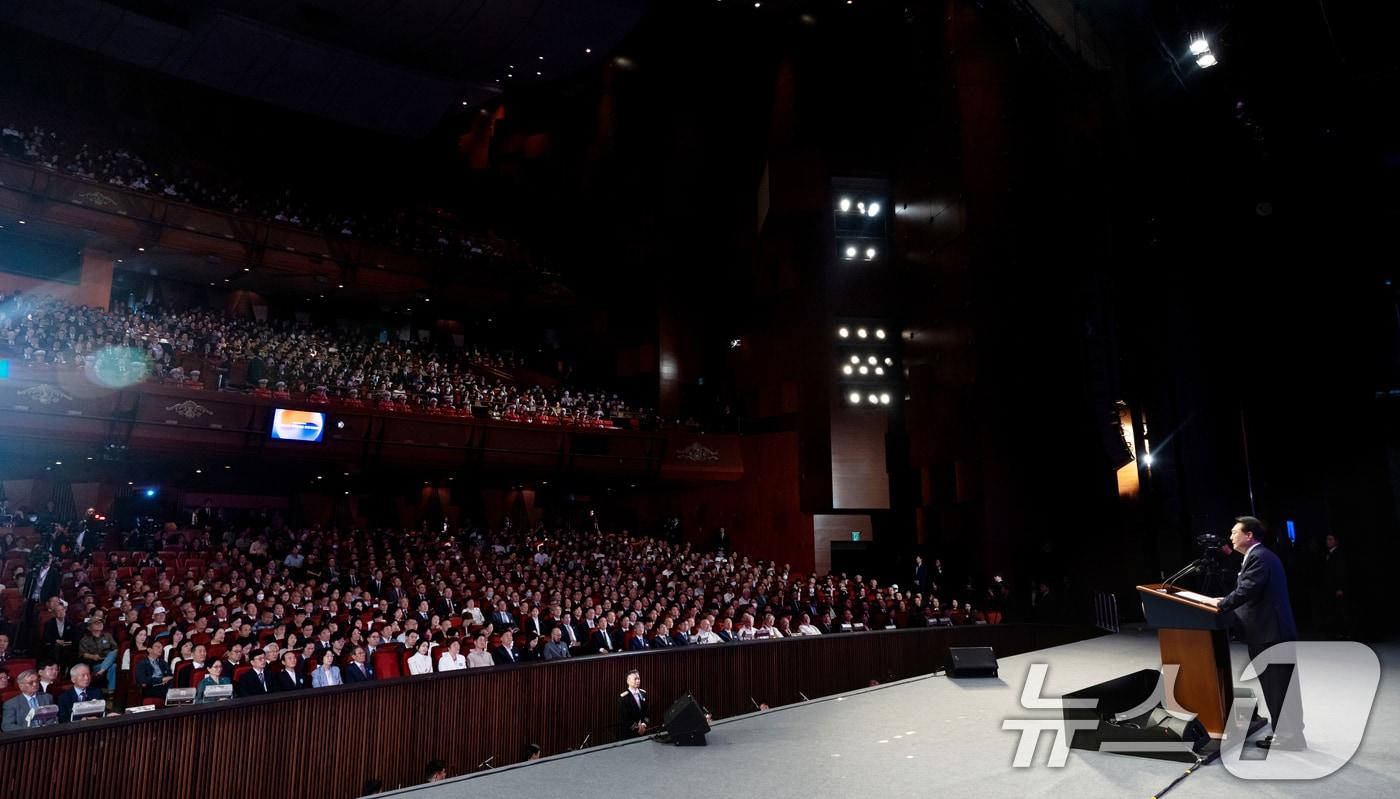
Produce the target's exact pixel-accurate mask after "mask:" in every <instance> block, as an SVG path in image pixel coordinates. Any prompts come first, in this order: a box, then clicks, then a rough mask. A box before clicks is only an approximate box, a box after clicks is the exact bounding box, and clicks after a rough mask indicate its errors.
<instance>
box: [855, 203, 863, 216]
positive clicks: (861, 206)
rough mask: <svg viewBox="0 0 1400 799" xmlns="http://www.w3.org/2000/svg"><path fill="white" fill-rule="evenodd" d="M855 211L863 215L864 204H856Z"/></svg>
mask: <svg viewBox="0 0 1400 799" xmlns="http://www.w3.org/2000/svg"><path fill="white" fill-rule="evenodd" d="M856 210H857V211H860V212H861V213H862V214H864V213H865V203H863V202H859V203H856Z"/></svg>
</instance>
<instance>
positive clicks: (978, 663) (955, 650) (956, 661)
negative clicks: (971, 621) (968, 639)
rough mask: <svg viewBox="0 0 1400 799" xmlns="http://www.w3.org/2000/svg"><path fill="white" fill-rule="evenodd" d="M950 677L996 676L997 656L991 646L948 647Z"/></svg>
mask: <svg viewBox="0 0 1400 799" xmlns="http://www.w3.org/2000/svg"><path fill="white" fill-rule="evenodd" d="M948 676H949V677H995V676H997V656H996V653H994V652H993V651H992V648H991V647H990V646H950V647H948Z"/></svg>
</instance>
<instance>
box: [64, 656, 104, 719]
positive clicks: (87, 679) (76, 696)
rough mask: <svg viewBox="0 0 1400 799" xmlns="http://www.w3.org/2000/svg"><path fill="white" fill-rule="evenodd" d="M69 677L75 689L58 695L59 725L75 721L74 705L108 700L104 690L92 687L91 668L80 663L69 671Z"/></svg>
mask: <svg viewBox="0 0 1400 799" xmlns="http://www.w3.org/2000/svg"><path fill="white" fill-rule="evenodd" d="M68 676H69V678H70V679H72V680H73V687H72V688H69V689H68V690H66V691H64V692H63V693H61V694H59V695H58V723H59V724H67V723H68V722H70V721H72V720H73V705H75V704H77V703H78V702H90V701H92V700H94V699H106V696H105V695H104V694H103V693H102V689H101V688H94V687H93V685H92V667H91V666H89V665H87V664H86V663H79V664H78V665H76V666H74V667H73V668H71V669H69V670H68Z"/></svg>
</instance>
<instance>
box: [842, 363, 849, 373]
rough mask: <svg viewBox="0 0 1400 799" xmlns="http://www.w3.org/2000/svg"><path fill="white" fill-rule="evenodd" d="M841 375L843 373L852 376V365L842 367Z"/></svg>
mask: <svg viewBox="0 0 1400 799" xmlns="http://www.w3.org/2000/svg"><path fill="white" fill-rule="evenodd" d="M841 373H842V374H847V375H848V374H850V373H851V365H850V364H846V365H845V366H843V367H841Z"/></svg>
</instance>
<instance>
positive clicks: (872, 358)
mask: <svg viewBox="0 0 1400 799" xmlns="http://www.w3.org/2000/svg"><path fill="white" fill-rule="evenodd" d="M865 360H866V363H868V364H870V365H871V366H874V365H875V363H876V359H875V356H874V355H872V356H870V357H869V358H867V359H865Z"/></svg>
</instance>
